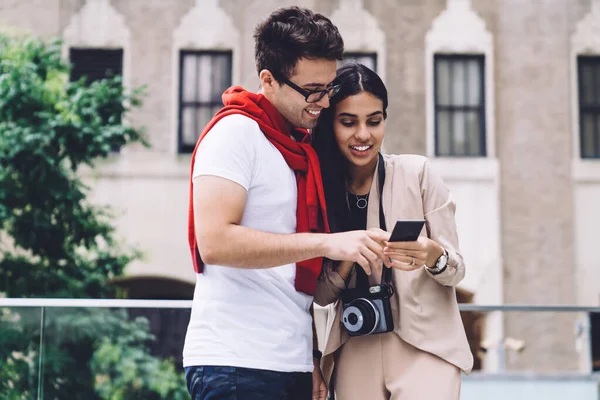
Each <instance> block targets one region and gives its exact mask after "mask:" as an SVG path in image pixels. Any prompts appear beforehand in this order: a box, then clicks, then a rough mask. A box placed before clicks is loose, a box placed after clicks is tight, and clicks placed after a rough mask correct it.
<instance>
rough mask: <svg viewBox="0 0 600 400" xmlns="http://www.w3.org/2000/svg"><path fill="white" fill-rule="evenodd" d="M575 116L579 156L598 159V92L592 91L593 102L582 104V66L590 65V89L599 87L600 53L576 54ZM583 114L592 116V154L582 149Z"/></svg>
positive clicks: (599, 154) (599, 104) (599, 126)
mask: <svg viewBox="0 0 600 400" xmlns="http://www.w3.org/2000/svg"><path fill="white" fill-rule="evenodd" d="M576 63H577V89H578V95H577V118H578V120H579V132H577V135H579V158H581V159H583V160H600V92H598V93H594V96H593V97H594V99H593V104H585V105H584V104H583V94H584V91H583V68H584V67H585V66H590V67H591V68H592V82H593V84H592V86H593V88H592V90H595V89H596V87H600V82H599V81H598V80H600V55H582V54H579V55H577V60H576ZM584 114H588V115H590V114H591V115H592V116H593V117H594V129H593V134H592V140H593V149H592V153H593V154H592V155H591V156H588V155H585V153H586V151H585V149H584V146H585V141H584V129H585V126H584V123H583V121H584V118H583V117H584Z"/></svg>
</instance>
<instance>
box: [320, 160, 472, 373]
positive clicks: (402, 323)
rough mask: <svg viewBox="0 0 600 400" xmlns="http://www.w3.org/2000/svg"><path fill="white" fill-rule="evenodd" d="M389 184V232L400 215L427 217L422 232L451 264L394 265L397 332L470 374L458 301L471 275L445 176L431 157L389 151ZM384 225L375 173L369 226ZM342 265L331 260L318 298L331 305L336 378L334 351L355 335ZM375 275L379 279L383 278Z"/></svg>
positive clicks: (329, 366)
mask: <svg viewBox="0 0 600 400" xmlns="http://www.w3.org/2000/svg"><path fill="white" fill-rule="evenodd" d="M384 162H385V172H386V176H385V185H384V187H383V209H384V213H385V221H386V225H387V229H388V231H391V230H392V229H393V227H394V225H395V223H396V221H397V220H406V219H424V220H425V221H426V223H425V227H424V228H423V232H421V235H427V236H428V237H429V238H431V239H432V240H434V241H436V242H437V243H439V244H440V245H441V246H442V247H444V248H445V249H446V251H447V252H448V255H449V260H448V267H447V268H446V270H445V271H444V272H443V273H441V274H438V275H432V274H431V273H430V272H429V271H427V270H426V269H425V268H424V267H422V268H419V269H417V270H415V271H411V272H406V271H400V270H395V269H394V270H393V272H392V280H393V284H394V287H395V289H396V294H395V295H394V296H393V297H392V302H391V307H392V313H393V316H394V328H395V329H394V331H395V333H396V334H398V335H399V336H400V337H401V338H402V339H403V340H404V341H406V342H408V343H410V344H411V345H413V346H415V347H417V348H419V349H421V350H423V351H426V352H429V353H432V354H435V355H437V356H438V357H440V358H442V359H444V360H446V361H448V362H449V363H451V364H454V365H456V366H457V367H458V368H460V369H461V370H463V371H465V372H466V373H469V372H471V369H472V368H473V355H472V354H471V351H470V349H469V343H468V342H467V337H466V334H465V330H464V327H463V324H462V320H461V318H460V314H459V310H458V304H457V301H456V291H455V288H454V286H455V285H457V284H458V283H459V282H460V281H461V280H462V279H463V278H464V276H465V264H464V262H463V258H462V256H461V254H460V250H459V247H458V235H457V233H456V224H455V220H454V212H455V203H454V201H453V199H452V195H451V194H450V191H449V190H448V188H447V187H446V185H445V184H444V182H443V181H442V179H441V178H440V177H439V176H438V175H437V174H436V173H434V172H433V170H432V168H431V165H430V162H429V160H428V159H427V158H425V157H422V156H416V155H384ZM378 227H379V194H378V183H377V172H375V175H374V178H373V183H372V184H371V192H370V194H369V205H368V208H367V228H378ZM335 266H336V264H335V263H334V262H331V261H327V262H325V263H324V265H323V273H322V274H321V277H320V279H319V282H318V284H317V291H316V293H315V302H316V303H317V304H319V305H321V306H326V305H329V304H333V305H332V306H330V307H329V313H328V318H327V327H326V338H327V339H326V344H325V350H324V352H323V358H322V368H323V374H324V376H325V379H326V381H327V382H329V380H330V378H331V374H332V372H333V364H334V353H335V351H336V350H337V349H338V348H340V347H341V346H342V345H343V344H344V343H345V342H346V341H347V340H348V338H349V336H348V333H347V332H346V330H345V329H344V328H343V326H342V325H341V321H340V317H341V314H342V312H341V309H342V304H341V301H337V300H338V295H339V293H340V291H341V290H343V289H344V288H345V287H346V282H344V280H343V279H342V278H341V277H340V275H338V273H337V272H336V271H335ZM375 275H377V274H372V275H371V276H370V277H369V279H370V280H371V282H372V283H378V281H379V280H380V279H381V277H380V276H379V277H376V276H375ZM355 286H356V274H354V273H353V274H351V275H350V277H349V279H348V287H355Z"/></svg>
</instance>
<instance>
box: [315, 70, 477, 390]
mask: <svg viewBox="0 0 600 400" xmlns="http://www.w3.org/2000/svg"><path fill="white" fill-rule="evenodd" d="M333 84H334V85H340V90H339V92H338V94H336V96H334V97H333V98H332V99H331V107H330V108H328V109H326V110H323V112H322V114H321V119H320V122H319V125H318V126H317V128H316V129H315V132H314V139H313V140H314V142H313V145H314V147H315V149H316V151H317V154H318V155H319V161H320V163H321V169H322V174H323V182H324V188H325V198H326V201H327V209H328V213H329V215H328V216H329V222H330V226H331V228H332V231H334V232H341V231H349V230H355V229H365V228H369V229H380V228H387V229H384V230H387V231H391V230H392V229H393V228H394V225H395V224H396V221H399V220H425V225H424V227H423V229H422V231H421V233H420V236H419V238H418V240H416V241H407V242H385V243H383V244H382V246H383V247H384V249H383V250H384V254H385V255H386V256H387V257H389V259H390V260H389V261H390V265H391V267H387V266H382V267H381V270H375V269H373V270H371V269H369V268H366V269H365V272H364V273H363V272H362V268H361V267H360V265H358V264H354V263H352V262H329V261H328V262H326V263H325V265H324V267H323V272H322V275H321V277H320V280H319V284H318V287H317V293H316V295H315V302H316V303H317V304H319V305H322V306H325V305H328V304H333V305H332V306H331V307H329V316H328V324H327V329H326V332H327V339H326V345H325V351H324V353H323V359H322V367H323V372H324V375H325V379H326V380H327V382H329V384H330V388H333V389H334V391H335V394H336V396H337V398H339V399H341V400H353V399H356V400H363V399H370V400H379V399H381V400H384V399H393V400H398V399H399V400H413V399H444V400H449V399H456V400H458V399H459V397H460V383H461V371H465V372H466V373H469V372H470V371H471V368H472V365H473V356H472V354H471V352H470V350H469V345H468V342H467V339H466V335H465V331H464V327H463V325H462V322H461V318H460V314H459V310H458V305H457V301H456V293H455V288H454V286H455V285H457V284H458V283H459V282H460V281H461V280H462V279H463V277H464V275H465V265H464V263H463V259H462V256H461V254H460V250H459V248H458V237H457V233H456V224H455V219H454V212H455V204H454V201H453V199H452V196H451V194H450V192H449V190H448V189H447V188H446V186H445V185H444V183H443V181H442V180H441V179H440V177H439V176H438V175H436V174H435V172H434V171H433V170H432V168H431V165H430V163H429V161H428V159H427V158H425V157H422V156H417V155H383V156H380V152H379V151H380V149H381V144H382V142H383V139H384V135H385V119H386V116H387V114H386V109H387V105H388V99H387V90H386V88H385V85H384V84H383V82H382V81H381V79H380V78H379V76H377V74H376V73H375V72H373V71H371V70H370V69H368V68H367V67H365V66H363V65H360V64H351V65H348V66H345V67H342V68H341V69H339V70H338V72H337V77H336V79H335V81H334V82H333ZM395 134H401V132H395ZM380 182H381V183H383V185H380V184H379V183H380ZM380 199H381V203H380ZM380 204H381V205H382V206H381V207H382V214H383V215H382V217H383V219H384V221H383V224H384V225H385V227H382V226H381V222H382V221H380V218H381V217H380ZM388 268H389V271H391V274H390V283H391V286H392V287H393V294H392V295H391V297H390V299H389V302H390V310H391V319H392V320H393V329H391V330H390V331H389V332H387V333H379V334H366V335H350V334H349V331H348V328H347V325H346V326H345V325H344V324H343V323H342V318H343V317H342V314H344V311H345V309H344V305H343V303H344V301H342V300H340V296H343V295H344V293H349V290H348V289H352V288H356V287H357V285H358V286H360V285H363V286H365V285H366V287H367V289H366V290H367V291H368V287H369V286H371V285H377V284H380V283H381V279H382V270H386V269H388ZM361 276H363V278H361ZM367 280H368V282H367ZM357 282H358V283H357ZM348 315H349V314H346V315H345V317H348ZM365 315H366V314H365ZM380 318H383V315H381V316H380ZM354 322H356V318H355V321H354ZM354 322H352V323H354ZM362 322H365V321H362V320H361V322H360V323H362ZM365 324H366V322H365Z"/></svg>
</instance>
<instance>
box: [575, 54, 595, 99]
mask: <svg viewBox="0 0 600 400" xmlns="http://www.w3.org/2000/svg"><path fill="white" fill-rule="evenodd" d="M579 74H580V77H579V78H580V85H579V90H580V91H581V93H580V94H579V96H580V98H581V105H593V104H594V97H595V96H594V68H593V66H592V64H591V63H587V62H586V63H582V65H581V68H580V69H579Z"/></svg>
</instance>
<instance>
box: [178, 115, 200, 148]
mask: <svg viewBox="0 0 600 400" xmlns="http://www.w3.org/2000/svg"><path fill="white" fill-rule="evenodd" d="M195 120H196V108H195V107H186V108H184V109H183V111H182V113H181V124H182V141H183V143H184V144H187V145H193V144H195V143H196V139H197V138H198V137H197V136H196V125H195V122H196V121H195Z"/></svg>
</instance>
